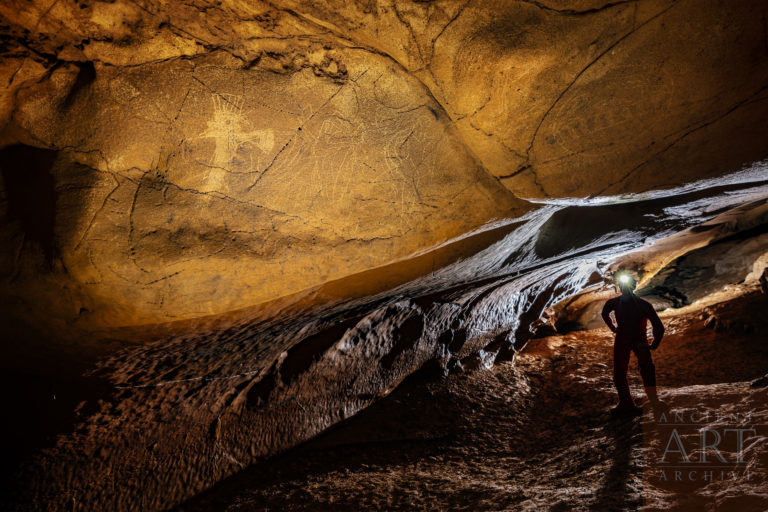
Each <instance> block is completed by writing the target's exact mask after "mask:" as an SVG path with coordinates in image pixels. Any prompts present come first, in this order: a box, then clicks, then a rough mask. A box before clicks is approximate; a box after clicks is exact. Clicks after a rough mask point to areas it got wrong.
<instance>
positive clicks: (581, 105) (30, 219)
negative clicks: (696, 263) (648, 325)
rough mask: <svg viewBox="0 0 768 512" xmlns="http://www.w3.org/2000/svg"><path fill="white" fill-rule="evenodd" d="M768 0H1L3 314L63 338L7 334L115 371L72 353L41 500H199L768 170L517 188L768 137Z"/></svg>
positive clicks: (692, 167) (710, 164) (627, 176)
mask: <svg viewBox="0 0 768 512" xmlns="http://www.w3.org/2000/svg"><path fill="white" fill-rule="evenodd" d="M337 3H338V5H336V4H337ZM765 10H766V6H765V4H764V2H757V1H754V2H739V5H738V6H736V5H733V3H731V2H721V3H719V4H715V3H713V2H707V3H704V2H693V1H685V0H683V1H679V2H666V1H638V2H612V3H607V4H602V3H595V2H589V1H580V2H576V3H575V4H574V3H568V5H567V6H565V5H564V2H555V1H554V0H549V1H541V2H525V1H521V2H505V3H499V4H491V3H487V2H466V3H463V2H462V3H458V2H449V1H435V2H397V4H395V3H385V2H380V3H362V2H359V3H350V2H334V1H331V2H291V1H281V2H278V3H276V4H267V3H264V4H261V3H258V2H237V1H229V2H223V3H220V4H217V5H215V6H214V5H208V4H206V3H203V2H199V3H197V2H194V1H193V2H186V3H183V4H182V3H176V2H171V3H167V4H163V3H160V2H137V3H134V2H129V1H126V2H120V1H118V2H113V3H102V2H93V3H90V2H85V1H83V2H80V3H77V4H75V3H69V2H54V3H45V4H43V3H38V2H35V1H33V2H31V3H23V4H21V3H19V4H15V3H12V4H8V3H5V4H3V5H1V6H0V16H2V23H0V26H2V29H0V30H2V33H3V34H4V36H5V37H4V39H3V45H2V50H1V51H2V57H1V58H0V77H2V79H3V80H5V81H6V83H7V87H5V88H4V89H3V90H2V92H1V93H0V94H1V96H0V124H1V125H2V128H0V169H1V170H2V180H1V181H0V212H1V213H0V214H1V215H3V217H2V219H3V220H2V224H1V225H0V272H2V275H1V276H0V278H2V280H1V282H2V285H0V297H2V299H3V302H4V303H6V304H7V307H5V308H3V309H2V314H3V315H4V316H5V317H8V318H9V321H10V322H12V323H10V324H9V325H11V326H12V327H13V326H16V325H17V321H18V320H20V319H21V320H24V321H25V322H26V323H28V324H32V325H34V326H35V327H36V328H39V329H40V330H42V331H43V332H44V334H47V335H48V336H47V337H46V336H42V338H41V339H42V342H41V345H40V346H41V347H43V348H45V349H46V350H48V349H51V346H54V347H55V348H54V349H51V350H50V352H51V353H52V354H53V357H52V358H51V360H52V361H55V362H54V363H47V365H46V364H39V361H38V360H37V359H35V357H36V356H37V350H38V349H39V348H40V347H38V346H35V345H29V346H28V345H25V344H23V343H8V344H3V345H2V354H0V355H2V358H3V360H14V361H16V359H14V358H15V357H18V360H19V361H21V360H22V359H23V360H24V361H25V364H26V365H27V366H28V367H27V368H26V370H29V371H30V372H31V373H30V375H31V376H30V375H27V376H26V377H25V378H28V379H30V381H34V380H35V379H40V378H47V377H48V376H49V375H50V374H54V375H57V374H56V372H57V371H60V372H61V373H64V370H62V368H66V367H67V366H68V364H69V363H73V362H77V363H78V364H82V366H83V367H86V369H89V370H93V369H94V368H95V369H96V373H95V374H90V377H88V379H91V378H93V376H94V375H97V376H98V377H99V379H102V380H104V381H105V382H106V386H105V389H104V390H100V391H99V393H95V394H96V395H98V396H93V395H94V393H87V394H84V395H81V394H78V393H75V392H72V393H70V395H71V396H69V397H68V398H63V396H64V395H66V394H67V392H66V389H61V388H66V386H58V384H56V386H57V387H56V389H57V390H59V391H60V393H59V395H58V396H59V398H58V402H57V403H62V402H64V403H69V402H67V400H71V402H72V403H71V405H72V407H71V409H72V410H71V411H70V410H67V411H66V412H67V414H69V413H72V418H74V419H71V418H70V419H71V422H72V423H71V424H70V425H69V427H68V428H69V430H67V429H63V430H62V431H57V432H55V433H56V434H57V435H58V437H54V436H52V437H51V438H52V439H54V440H55V441H54V442H53V443H52V444H53V446H48V447H47V448H46V449H45V450H43V451H41V452H39V453H37V455H35V457H34V460H32V462H30V466H29V468H31V469H30V473H29V474H25V473H24V472H21V473H19V474H18V475H16V476H17V480H15V481H18V482H20V484H19V488H20V489H21V490H20V493H21V494H23V495H24V497H23V498H22V501H21V503H24V504H29V503H33V504H36V505H39V506H42V505H41V503H43V502H45V505H46V506H49V508H53V509H55V508H56V507H59V508H61V509H65V508H67V507H69V506H70V504H71V497H72V496H74V495H76V496H77V497H78V498H77V499H78V500H79V501H78V503H80V504H83V505H82V506H84V507H86V508H90V509H102V508H103V509H141V508H148V509H161V508H166V507H169V506H172V505H174V504H177V503H179V502H180V501H182V500H184V499H186V498H188V497H190V496H191V495H193V494H194V493H196V492H199V491H201V490H203V489H205V488H207V487H209V486H210V485H213V484H214V483H215V482H217V481H219V480H221V479H222V478H224V477H226V476H228V475H230V474H232V473H234V472H236V471H238V470H239V469H241V468H242V467H244V466H245V465H247V464H249V463H251V462H253V461H254V460H258V458H260V457H263V456H268V455H272V454H274V453H277V452H279V451H281V450H285V449H287V448H289V447H291V446H294V445H295V444H297V443H299V442H301V441H303V440H306V439H308V438H310V437H311V436H313V435H315V434H317V433H318V432H320V431H322V430H323V429H325V428H327V427H328V426H330V425H332V424H334V423H335V422H337V421H339V420H341V419H343V418H346V417H348V416H350V415H352V414H354V413H355V412H357V411H358V410H360V409H361V408H363V407H365V406H367V405H368V404H369V403H371V402H372V401H373V400H375V399H376V398H377V397H379V396H382V395H385V394H387V393H389V392H390V391H391V389H392V388H393V387H394V386H396V385H397V384H398V383H399V382H400V381H401V380H402V379H403V378H405V377H406V376H408V375H409V374H411V373H413V372H414V371H417V370H418V369H419V368H421V367H422V366H424V365H426V364H432V363H436V364H435V367H436V368H437V369H438V370H440V371H449V370H450V369H454V368H456V369H460V368H474V367H480V366H487V365H490V364H492V363H493V361H494V360H496V359H497V358H510V357H512V356H513V355H514V351H515V346H516V345H517V348H519V345H520V344H522V343H524V342H525V340H527V339H528V337H529V336H530V331H529V325H530V323H531V322H532V321H534V320H536V319H537V318H538V317H539V316H540V314H541V312H542V310H544V309H545V308H546V307H547V306H549V305H551V304H552V303H554V302H557V301H559V300H561V299H564V298H566V297H569V296H571V295H573V294H574V293H576V292H578V291H579V290H580V289H582V288H584V287H585V286H587V285H588V284H594V283H597V282H599V280H600V277H601V276H600V270H601V268H603V267H600V266H599V265H598V263H605V262H610V261H613V259H614V258H615V257H616V256H617V255H619V254H623V253H625V252H626V251H629V250H630V249H633V248H637V247H639V246H641V245H642V243H643V240H644V238H645V237H654V236H662V235H670V234H672V233H674V232H675V231H679V230H681V229H684V228H687V227H690V226H693V225H695V224H697V223H699V222H702V221H705V220H709V219H711V218H713V217H714V216H715V214H716V213H719V211H718V212H714V213H713V212H712V211H709V210H707V208H700V209H697V210H695V211H694V212H693V213H691V214H686V215H682V214H680V213H679V211H680V210H681V209H683V210H685V209H686V208H688V205H689V204H692V203H693V202H695V201H698V202H699V203H700V202H702V201H705V202H706V201H711V200H712V199H713V198H715V197H719V198H720V199H719V200H721V199H722V198H721V196H727V197H728V198H729V199H728V200H729V201H732V202H729V203H727V206H723V209H727V208H732V207H733V206H736V205H738V204H741V203H744V202H747V201H748V200H753V199H755V198H757V197H758V196H759V197H765V195H768V192H765V187H766V183H765V181H766V179H765V176H764V172H765V171H764V166H763V167H760V166H757V167H754V166H753V167H751V168H750V169H751V174H748V176H747V177H746V178H744V179H743V180H742V181H738V182H734V185H733V187H732V189H728V190H727V191H725V190H720V189H718V188H717V186H716V183H714V182H709V183H708V184H707V186H706V187H704V186H701V187H699V188H702V189H703V191H702V192H701V193H700V194H699V195H697V196H696V197H687V196H686V195H685V194H683V193H682V192H679V193H678V192H674V193H672V194H670V197H663V196H653V198H652V200H650V202H648V201H646V202H645V203H643V204H626V205H625V206H624V207H622V208H621V209H614V208H613V207H611V206H603V207H596V208H593V207H592V206H590V205H589V204H584V203H582V204H575V205H572V206H568V207H565V206H564V205H563V204H559V203H558V204H555V205H547V206H540V205H537V204H534V203H529V202H526V201H524V200H522V199H519V198H520V197H526V198H530V197H538V198H550V199H552V198H554V199H563V198H568V197H571V196H579V197H583V196H587V195H614V194H620V193H627V192H646V191H649V190H654V189H660V188H668V187H670V186H672V185H680V184H685V183H690V182H694V181H696V180H698V179H701V178H706V177H717V176H720V175H722V174H725V173H727V172H731V171H734V170H736V169H738V168H739V167H740V166H741V165H742V164H744V163H750V162H753V161H756V160H759V159H762V158H764V157H765V156H766V155H768V140H767V139H766V138H765V137H764V136H763V134H764V133H766V131H767V130H768V127H767V126H766V125H765V123H766V121H767V120H768V101H765V100H766V98H768V89H767V88H766V84H768V47H766V46H765V45H766V42H765V41H766V40H765V29H764V28H763V25H761V23H762V22H761V20H763V21H764V18H765V15H766V12H765ZM760 173H762V178H761V177H760ZM755 183H758V184H759V186H760V187H762V188H759V190H758V191H757V192H755V191H754V190H752V189H751V188H750V187H752V186H753V185H754V184H755ZM755 186H757V185H755ZM694 188H695V187H694ZM747 189H749V190H747ZM726 192H728V193H729V194H730V193H731V192H733V194H732V195H728V194H726ZM756 194H757V195H756ZM734 198H736V199H734ZM632 199H633V201H635V202H637V203H641V202H642V201H641V200H642V199H643V197H642V196H635V197H633V198H632ZM697 204H698V203H697ZM699 206H700V205H699ZM617 212H618V213H619V214H617ZM764 214H765V212H763V211H762V210H761V213H760V214H759V215H757V214H756V215H755V219H757V220H755V224H759V223H762V222H764V219H765V217H764ZM723 229H724V230H725V231H727V229H726V228H723ZM476 230H479V231H477V232H475V231H476ZM755 243H758V242H755ZM754 249H755V250H754V251H752V253H754V254H758V253H759V252H760V251H759V250H758V249H759V247H755V248H754ZM686 250H687V249H686ZM680 255H681V254H677V255H676V256H675V257H678V256H680ZM657 259H658V258H657ZM654 261H655V260H654ZM646 263H647V262H646ZM641 266H642V265H638V268H640V267H641ZM172 321H178V322H172ZM145 324H149V326H147V325H145ZM118 328H120V329H118ZM127 340H130V341H132V342H137V343H138V346H136V345H130V344H129V343H128V342H127ZM38 341H39V339H38ZM62 341H69V342H72V343H68V344H67V343H62ZM150 342H153V343H150ZM30 346H35V347H36V348H35V349H32V348H29V347H30ZM118 348H121V349H122V350H117V349H118ZM89 350H95V351H96V353H97V354H96V356H98V357H96V356H94V354H93V353H92V352H89ZM61 353H64V354H65V355H66V356H67V357H69V359H66V358H65V357H63V356H61V355H60V354H61ZM33 355H34V356H35V357H33ZM97 359H98V360H97ZM30 368H31V369H30ZM77 368H78V369H79V368H80V366H78V367H77ZM26 370H25V371H26ZM79 378H80V377H79V375H78V376H77V378H76V379H75V380H76V381H77V382H76V383H77V385H78V386H85V387H89V386H91V384H92V383H91V381H90V380H87V381H86V384H85V385H83V384H82V383H81V382H80V381H79V380H77V379H79ZM75 387H76V386H75ZM8 389H10V387H9V388H8ZM24 393H30V394H32V395H34V392H32V391H24V390H20V391H19V393H18V395H19V397H20V398H16V399H17V400H20V402H19V403H21V404H23V403H33V404H42V405H41V406H40V407H42V408H44V407H46V405H45V404H48V405H50V404H49V403H48V402H45V400H50V397H49V396H48V394H47V391H46V392H45V393H43V395H41V397H37V398H36V399H35V400H32V401H30V400H27V398H26V395H25V394H24ZM14 394H16V393H15V391H14ZM33 398H34V397H33ZM64 408H66V407H64ZM30 423H33V422H32V421H30ZM72 425H74V426H72ZM54 467H55V468H57V470H56V472H52V471H51V470H50V469H49V468H54ZM54 473H55V474H54ZM105 474H107V475H111V477H110V478H109V479H104V478H103V475H105ZM137 488H141V489H143V490H144V492H143V493H142V494H138V493H136V492H135V489H137ZM24 493H26V494H24ZM41 497H42V498H41ZM36 500H37V501H36ZM41 500H42V501H41Z"/></svg>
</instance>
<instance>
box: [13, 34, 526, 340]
mask: <svg viewBox="0 0 768 512" xmlns="http://www.w3.org/2000/svg"><path fill="white" fill-rule="evenodd" d="M295 42H296V44H297V46H298V49H297V48H293V47H292V46H291V45H290V44H287V43H282V44H283V51H284V52H285V53H282V54H267V55H265V56H264V57H263V58H257V59H256V61H254V62H248V63H244V62H243V61H242V60H241V59H238V58H235V57H233V56H232V54H230V53H227V52H225V51H210V52H206V53H205V54H201V55H197V56H190V57H185V58H181V57H168V58H165V59H162V60H159V61H150V62H146V63H143V64H140V65H123V64H122V61H121V59H120V58H119V57H114V59H113V60H114V61H116V62H114V64H115V65H111V64H106V63H101V62H96V63H95V64H94V63H93V62H91V61H87V62H85V63H77V64H75V63H63V64H61V65H60V66H59V67H54V68H52V69H51V70H49V74H48V76H47V77H46V78H45V79H43V80H41V81H40V82H39V83H31V84H26V85H22V86H20V87H19V88H18V90H17V91H16V100H15V102H16V104H15V106H14V109H13V111H12V115H11V119H10V121H9V124H8V126H7V133H8V134H7V138H8V140H9V141H10V140H11V139H12V138H14V137H15V138H16V141H17V143H21V144H25V145H26V146H22V147H20V146H18V145H17V146H13V147H11V148H10V149H8V150H7V151H6V154H7V156H8V158H5V159H4V160H5V161H4V163H3V169H4V171H3V172H4V173H5V175H7V176H9V177H10V178H11V179H9V180H7V183H6V185H5V189H6V190H5V194H6V196H7V197H8V198H9V200H11V201H13V200H14V198H15V196H16V195H17V194H18V193H19V191H17V190H14V189H13V184H14V182H13V179H12V178H13V176H16V175H22V174H24V173H25V172H27V166H28V162H27V160H26V158H25V156H24V155H26V154H27V153H30V152H32V153H34V152H35V149H32V147H33V146H37V147H40V146H42V147H45V148H46V149H45V150H37V151H38V152H39V151H46V154H47V155H48V158H49V160H50V162H47V163H46V164H45V165H46V166H47V167H46V168H45V169H41V170H40V171H39V172H40V173H43V174H44V175H45V176H47V177H48V179H49V180H50V181H51V182H52V183H51V185H50V189H51V190H50V194H51V195H52V197H49V198H47V202H48V203H49V204H48V207H50V208H53V209H54V210H55V211H53V212H52V213H51V215H50V217H51V218H50V219H48V224H50V226H51V229H52V230H53V232H52V233H48V234H47V235H46V238H47V239H46V240H45V241H44V243H45V244H46V248H47V250H48V253H47V256H48V259H49V260H51V259H55V260H57V262H58V261H59V259H60V266H59V267H58V268H56V269H54V272H53V273H52V274H49V275H47V276H46V277H45V278H44V280H45V281H46V283H45V285H46V286H47V287H49V288H52V289H53V288H54V287H55V288H61V287H66V289H67V290H68V299H69V300H68V301H65V302H64V303H62V301H61V297H60V295H59V294H58V293H55V294H53V295H51V294H46V293H45V291H42V290H39V289H34V290H32V293H31V294H30V293H29V290H21V291H17V290H16V289H15V288H12V290H11V291H10V294H12V295H13V294H16V295H18V296H20V297H21V299H22V300H24V301H25V303H26V304H29V303H33V302H36V301H39V300H40V298H41V296H42V297H45V296H46V295H47V296H48V299H49V300H48V302H49V309H50V310H51V311H53V312H55V313H56V314H57V315H58V316H59V317H61V318H63V319H66V320H69V321H71V320H74V319H77V322H78V324H79V325H83V326H86V327H93V326H124V325H135V324H147V323H154V322H162V321H168V320H176V319H185V318H194V317H199V316H203V315H210V314H217V313H223V312H227V311H231V310H234V309H238V308H242V307H245V306H251V305H254V304H259V303H262V302H265V301H269V300H271V299H275V298H278V297H281V296H285V295H289V294H293V293H296V292H299V291H302V290H305V289H308V288H311V287H313V286H317V285H319V284H321V283H323V282H326V281H329V280H332V279H338V278H340V277H343V276H345V275H349V274H354V273H357V272H361V271H363V270H366V269H369V268H375V267H378V266H380V265H382V264H384V263H388V262H391V261H396V260H398V259H401V258H404V257H406V256H409V255H411V254H413V253H414V252H416V251H418V250H421V249H424V248H429V247H432V246H434V245H436V244H439V243H443V242H445V241H446V240H449V239H451V238H454V237H457V236H459V235H462V234H464V233H466V232H468V231H471V230H472V229H474V228H477V227H478V226H481V225H483V224H484V223H486V222H487V221H488V220H490V219H493V218H497V217H509V216H516V215H519V214H520V213H522V212H524V211H525V210H526V209H527V207H524V206H523V205H522V203H521V202H520V201H517V200H515V199H514V198H513V197H512V196H511V195H510V194H509V193H508V192H507V191H506V190H505V189H504V188H503V187H502V186H501V185H500V184H499V183H498V182H497V181H496V180H494V179H493V178H492V177H491V176H490V175H488V173H487V172H486V171H485V170H484V169H483V168H482V166H481V165H480V163H479V161H478V160H477V159H476V158H475V157H474V156H473V155H472V154H471V152H470V151H469V150H468V149H467V148H466V146H465V145H464V144H463V142H462V141H461V139H460V137H459V136H458V133H457V132H456V130H455V128H454V127H453V125H452V123H451V122H450V119H449V118H448V116H447V115H446V114H445V112H444V111H443V109H442V107H441V106H440V104H439V103H437V102H436V101H435V100H434V99H433V98H432V97H431V95H430V94H429V91H428V90H427V89H426V88H425V87H424V86H423V85H422V84H421V83H420V82H419V81H418V80H416V79H415V78H414V77H412V76H410V75H408V74H407V73H405V72H404V71H403V70H402V68H401V67H400V66H398V65H397V64H396V63H394V62H392V61H391V60H389V59H386V58H385V57H383V56H381V55H377V54H375V53H372V52H370V51H367V50H364V49H352V48H346V47H344V46H341V45H340V43H338V42H337V41H333V40H330V39H328V38H324V39H323V38H320V39H319V41H313V42H312V43H311V44H308V45H305V46H304V47H302V46H301V45H302V44H303V43H302V39H300V38H296V39H295ZM268 50H269V48H266V49H265V48H262V49H261V51H262V52H266V51H268ZM291 52H299V53H297V54H296V55H293V54H292V53H291ZM86 53H87V52H86ZM107 53H108V55H109V56H110V57H112V54H110V53H109V52H107ZM136 57H140V55H138V56H135V57H134V58H136ZM26 62H27V61H22V64H23V65H24V66H26V65H27V64H26ZM17 153H20V156H18V157H14V156H15V155H16V154H17ZM51 202H54V203H55V206H53V205H51V204H50V203H51ZM34 215H35V212H27V215H26V217H30V216H34ZM17 217H18V218H14V219H12V220H14V221H17V222H16V223H15V224H14V223H11V224H9V225H8V226H7V227H6V230H5V233H4V235H5V237H4V238H5V240H6V243H4V252H5V254H4V256H5V261H6V264H5V265H4V268H5V269H6V270H7V272H8V274H9V275H10V274H13V273H16V274H18V275H19V279H30V280H37V276H35V277H33V276H31V274H32V273H35V274H36V273H37V271H38V268H39V267H36V266H34V265H28V264H26V262H25V259H24V258H22V259H21V260H20V261H14V258H17V257H18V256H19V255H20V254H21V255H23V256H26V255H27V254H29V253H30V250H31V249H32V250H34V247H30V245H31V244H30V239H29V233H27V232H25V230H24V223H25V222H26V217H25V216H23V215H20V216H17ZM19 225H21V228H22V229H18V227H19ZM27 231H28V230H27ZM25 237H26V238H25ZM54 250H55V255H54V254H53V253H52V252H51V251H54ZM397 279H398V278H397V276H393V277H392V280H391V283H397V282H398V281H397ZM391 283H390V284H391Z"/></svg>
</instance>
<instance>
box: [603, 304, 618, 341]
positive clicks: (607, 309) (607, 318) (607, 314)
mask: <svg viewBox="0 0 768 512" xmlns="http://www.w3.org/2000/svg"><path fill="white" fill-rule="evenodd" d="M611 311H613V301H612V300H609V301H606V303H605V306H603V312H602V313H600V316H602V317H603V322H605V324H606V325H607V326H608V328H609V329H610V330H611V332H614V333H615V332H616V326H615V325H613V320H611Z"/></svg>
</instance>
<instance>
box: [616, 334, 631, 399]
mask: <svg viewBox="0 0 768 512" xmlns="http://www.w3.org/2000/svg"><path fill="white" fill-rule="evenodd" d="M631 351H632V349H631V347H630V346H629V345H628V344H626V343H621V342H619V341H616V342H614V344H613V384H614V385H615V386H616V391H618V393H619V406H625V407H626V406H632V405H634V404H635V402H634V400H632V395H631V393H630V392H629V380H628V379H627V371H628V370H629V354H630V353H631Z"/></svg>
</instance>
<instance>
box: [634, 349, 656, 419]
mask: <svg viewBox="0 0 768 512" xmlns="http://www.w3.org/2000/svg"><path fill="white" fill-rule="evenodd" d="M633 350H634V352H635V356H637V365H638V366H639V367H640V377H642V379H643V386H644V387H645V394H646V395H647V396H648V400H649V401H650V402H651V403H652V404H653V403H656V402H658V401H659V397H658V395H657V394H656V366H654V364H653V358H652V357H651V349H650V347H649V346H648V345H647V344H646V343H639V344H637V345H636V346H634V347H633Z"/></svg>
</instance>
